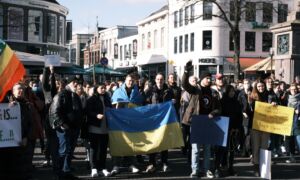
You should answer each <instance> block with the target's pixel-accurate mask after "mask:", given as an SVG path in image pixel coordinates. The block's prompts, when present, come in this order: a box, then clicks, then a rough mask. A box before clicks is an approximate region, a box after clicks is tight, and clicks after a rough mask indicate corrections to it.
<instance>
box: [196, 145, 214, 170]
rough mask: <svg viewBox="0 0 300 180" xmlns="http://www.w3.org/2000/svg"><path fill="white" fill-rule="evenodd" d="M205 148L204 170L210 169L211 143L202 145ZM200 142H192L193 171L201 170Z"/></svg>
mask: <svg viewBox="0 0 300 180" xmlns="http://www.w3.org/2000/svg"><path fill="white" fill-rule="evenodd" d="M202 146H203V150H204V157H203V169H202V170H203V172H206V171H207V170H209V169H210V155H211V154H210V145H206V144H205V145H202ZM200 147H201V145H200V144H192V164H191V167H192V171H199V155H200Z"/></svg>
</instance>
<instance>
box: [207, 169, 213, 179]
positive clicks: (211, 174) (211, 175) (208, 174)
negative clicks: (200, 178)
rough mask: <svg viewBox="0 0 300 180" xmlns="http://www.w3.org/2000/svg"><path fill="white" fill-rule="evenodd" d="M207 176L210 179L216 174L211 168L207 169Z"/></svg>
mask: <svg viewBox="0 0 300 180" xmlns="http://www.w3.org/2000/svg"><path fill="white" fill-rule="evenodd" d="M206 177H207V178H209V179H212V178H214V174H213V173H212V172H211V171H210V170H207V171H206Z"/></svg>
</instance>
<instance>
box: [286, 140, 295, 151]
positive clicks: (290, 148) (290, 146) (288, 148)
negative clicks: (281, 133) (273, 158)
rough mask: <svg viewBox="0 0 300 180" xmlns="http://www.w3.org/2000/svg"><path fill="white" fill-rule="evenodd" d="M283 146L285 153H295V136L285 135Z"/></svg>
mask: <svg viewBox="0 0 300 180" xmlns="http://www.w3.org/2000/svg"><path fill="white" fill-rule="evenodd" d="M285 148H286V152H287V155H295V136H286V137H285Z"/></svg>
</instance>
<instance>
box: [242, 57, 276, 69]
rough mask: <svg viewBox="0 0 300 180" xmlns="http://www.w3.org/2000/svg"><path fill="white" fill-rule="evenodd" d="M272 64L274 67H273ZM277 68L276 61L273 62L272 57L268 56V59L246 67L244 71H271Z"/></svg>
mask: <svg viewBox="0 0 300 180" xmlns="http://www.w3.org/2000/svg"><path fill="white" fill-rule="evenodd" d="M271 64H272V68H271ZM271 70H275V63H274V61H273V63H271V58H270V57H267V58H266V59H264V60H262V61H260V62H258V63H256V64H254V65H252V66H250V67H248V68H246V69H245V70H244V72H249V71H271Z"/></svg>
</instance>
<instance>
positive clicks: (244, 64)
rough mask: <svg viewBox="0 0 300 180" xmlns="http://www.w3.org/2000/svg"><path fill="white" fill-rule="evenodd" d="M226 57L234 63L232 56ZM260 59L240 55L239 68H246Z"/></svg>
mask: <svg viewBox="0 0 300 180" xmlns="http://www.w3.org/2000/svg"><path fill="white" fill-rule="evenodd" d="M226 59H227V61H228V62H229V63H232V64H234V59H233V58H226ZM262 60H263V59H261V58H244V57H241V58H240V66H241V69H246V68H248V67H250V66H252V65H254V64H256V63H258V62H260V61H262Z"/></svg>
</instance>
